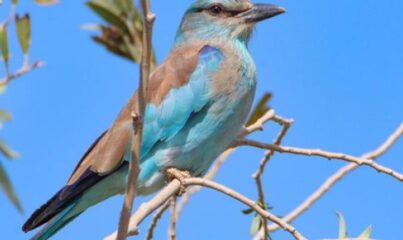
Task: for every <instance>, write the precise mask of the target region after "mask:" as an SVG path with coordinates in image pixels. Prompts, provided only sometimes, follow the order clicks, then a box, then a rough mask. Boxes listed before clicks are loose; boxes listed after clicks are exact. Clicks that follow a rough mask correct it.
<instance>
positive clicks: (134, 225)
mask: <svg viewBox="0 0 403 240" xmlns="http://www.w3.org/2000/svg"><path fill="white" fill-rule="evenodd" d="M181 184H183V185H184V186H186V187H187V186H192V185H198V186H204V187H208V188H211V189H214V190H216V191H218V192H221V193H224V194H225V195H227V196H229V197H231V198H233V199H235V200H238V201H240V202H242V203H244V204H245V205H247V206H249V207H250V208H252V209H253V210H254V211H256V213H258V214H259V215H261V216H262V217H264V218H267V219H268V220H270V221H272V222H275V223H276V224H278V225H279V226H281V228H283V229H284V230H285V231H287V232H289V233H290V234H291V235H292V236H293V237H294V238H295V239H298V240H302V239H305V238H304V237H303V236H302V235H301V233H299V232H298V231H297V230H296V229H295V228H294V227H293V226H291V225H290V224H288V223H286V222H284V221H282V220H281V219H280V218H278V217H277V216H275V215H274V214H272V213H270V212H268V211H266V210H264V209H263V208H261V207H260V206H259V205H258V204H256V202H254V201H252V200H250V199H249V198H247V197H245V196H244V195H242V194H240V193H238V192H236V191H234V190H232V189H230V188H228V187H226V186H224V185H221V184H219V183H216V182H213V181H211V180H207V179H203V178H184V179H181V181H179V180H178V179H174V180H173V181H171V182H170V183H169V184H168V185H167V186H166V187H165V188H163V189H162V190H161V191H160V192H159V193H158V194H157V195H156V196H155V197H153V198H152V199H151V200H150V201H148V202H146V203H143V204H142V205H141V206H140V207H139V208H138V210H137V212H136V213H135V214H133V216H132V217H131V219H130V225H129V235H135V234H136V233H137V232H138V225H139V224H140V223H141V222H142V221H143V220H144V218H146V217H147V216H148V215H149V214H151V213H152V212H153V211H154V210H155V209H157V208H158V207H159V206H160V205H161V204H163V203H164V202H166V201H167V200H168V199H169V198H170V197H172V196H174V195H175V194H176V193H177V192H178V191H179V190H180V188H181ZM114 239H116V233H113V234H111V235H110V236H108V237H106V238H105V240H114Z"/></svg>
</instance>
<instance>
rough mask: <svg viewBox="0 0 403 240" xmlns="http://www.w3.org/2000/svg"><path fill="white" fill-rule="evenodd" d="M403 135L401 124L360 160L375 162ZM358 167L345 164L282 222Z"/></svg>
mask: <svg viewBox="0 0 403 240" xmlns="http://www.w3.org/2000/svg"><path fill="white" fill-rule="evenodd" d="M402 135H403V124H401V125H400V126H399V127H398V128H397V129H396V130H395V131H394V132H393V133H392V134H391V135H390V136H389V137H388V139H387V140H386V141H385V142H384V143H383V144H382V145H381V146H380V147H378V148H377V149H376V150H374V151H372V152H369V153H366V154H364V155H362V156H361V158H362V159H368V160H372V161H375V160H376V159H377V158H379V157H380V156H381V155H383V154H384V153H385V152H386V151H387V150H389V149H390V148H391V147H392V146H393V144H394V143H396V142H397V141H398V140H399V138H400V137H401V136H402ZM358 167H359V165H357V164H355V163H350V164H347V165H346V166H344V167H342V168H340V169H339V170H338V171H337V172H336V173H334V174H333V175H332V176H330V177H329V178H328V179H327V180H326V181H325V182H324V183H323V184H322V185H321V186H320V187H319V188H318V189H317V190H316V191H315V192H313V193H312V194H311V195H310V196H309V197H308V198H307V199H305V201H303V202H302V203H301V204H300V205H299V206H298V207H296V208H295V209H294V210H292V211H291V212H290V213H288V214H287V215H286V216H285V217H283V220H284V221H285V222H288V223H289V222H292V221H293V220H294V219H296V218H297V217H298V216H300V215H301V214H302V213H304V212H305V211H306V210H308V209H309V208H310V207H311V206H312V205H313V204H315V203H316V202H317V201H318V200H319V199H320V198H321V197H322V196H323V195H324V194H325V193H326V192H327V191H329V189H330V188H331V187H333V186H334V185H335V184H336V183H337V182H338V181H340V180H341V179H342V178H343V177H344V176H345V175H347V174H348V173H349V172H352V171H353V170H355V169H357V168H358ZM268 227H269V231H275V230H277V229H279V226H278V225H277V224H270V225H269V226H268ZM261 235H262V231H260V232H259V233H258V234H257V235H256V237H255V239H260V236H261Z"/></svg>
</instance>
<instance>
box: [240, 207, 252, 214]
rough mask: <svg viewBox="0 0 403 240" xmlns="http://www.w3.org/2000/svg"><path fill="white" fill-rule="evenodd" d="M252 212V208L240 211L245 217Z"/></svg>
mask: <svg viewBox="0 0 403 240" xmlns="http://www.w3.org/2000/svg"><path fill="white" fill-rule="evenodd" d="M253 212H254V210H253V209H252V208H247V209H244V210H242V213H243V214H245V215H248V214H251V213H253Z"/></svg>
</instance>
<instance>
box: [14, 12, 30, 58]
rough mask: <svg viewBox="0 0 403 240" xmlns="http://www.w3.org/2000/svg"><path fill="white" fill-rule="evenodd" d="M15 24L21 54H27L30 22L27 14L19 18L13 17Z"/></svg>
mask: <svg viewBox="0 0 403 240" xmlns="http://www.w3.org/2000/svg"><path fill="white" fill-rule="evenodd" d="M15 24H16V28H17V36H18V42H19V43H20V46H21V49H22V52H23V53H24V54H28V51H29V46H30V45H31V20H30V18H29V14H28V13H27V14H25V15H24V16H22V17H19V16H18V14H17V15H16V16H15Z"/></svg>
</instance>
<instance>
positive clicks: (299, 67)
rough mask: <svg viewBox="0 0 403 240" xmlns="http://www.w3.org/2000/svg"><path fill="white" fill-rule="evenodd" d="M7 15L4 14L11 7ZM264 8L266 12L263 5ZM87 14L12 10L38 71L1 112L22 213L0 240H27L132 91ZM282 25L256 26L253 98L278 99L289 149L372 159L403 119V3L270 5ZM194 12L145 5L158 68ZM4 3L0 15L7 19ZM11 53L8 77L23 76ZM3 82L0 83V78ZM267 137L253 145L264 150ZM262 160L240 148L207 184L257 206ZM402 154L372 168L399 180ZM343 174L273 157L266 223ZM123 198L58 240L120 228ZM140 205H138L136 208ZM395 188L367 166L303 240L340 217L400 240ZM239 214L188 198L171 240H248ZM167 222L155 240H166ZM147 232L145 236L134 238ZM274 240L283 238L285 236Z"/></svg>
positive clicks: (168, 4) (271, 129) (167, 4)
mask: <svg viewBox="0 0 403 240" xmlns="http://www.w3.org/2000/svg"><path fill="white" fill-rule="evenodd" d="M6 2H7V1H6ZM264 2H266V1H264ZM83 3H84V1H82V0H81V1H61V3H60V4H58V5H55V6H53V7H48V8H42V7H38V6H36V5H35V4H33V3H32V2H31V1H21V3H20V6H19V12H20V13H22V12H24V11H26V10H27V11H29V12H30V13H31V16H32V22H33V40H32V52H31V57H32V59H41V60H44V61H46V63H47V65H46V67H44V68H42V69H39V70H35V71H34V72H32V73H30V74H29V75H26V76H24V77H22V78H20V79H18V80H16V81H15V82H13V83H12V84H11V85H10V86H9V88H8V90H7V92H6V94H5V95H2V96H0V97H1V100H0V101H1V108H5V109H7V110H9V111H11V112H12V113H13V115H14V121H13V122H11V123H8V124H7V125H6V126H5V128H4V130H2V131H1V137H2V138H5V139H6V140H7V142H8V143H9V144H10V145H11V146H13V148H15V149H16V150H18V152H20V153H21V155H22V157H21V158H20V159H19V160H17V161H15V162H12V163H9V162H8V161H6V160H4V159H1V161H2V163H3V162H4V164H5V167H6V169H7V171H8V173H9V175H10V177H11V179H12V180H13V183H14V186H15V189H16V191H17V192H18V195H19V197H20V199H21V201H22V203H23V206H24V209H25V211H26V213H25V215H21V214H19V213H18V212H17V211H16V210H15V209H14V208H13V207H12V205H11V204H10V202H9V201H8V200H7V199H6V198H5V197H4V195H0V208H1V212H0V223H1V225H2V227H1V229H2V230H1V231H2V238H3V239H13V240H14V239H27V238H28V236H30V235H31V234H27V235H25V234H23V233H22V232H21V230H20V228H21V225H22V224H23V222H24V221H25V220H26V219H27V217H28V216H29V214H31V213H32V211H34V210H35V209H36V208H37V207H39V206H40V205H41V204H42V203H44V202H45V201H46V200H47V199H48V198H49V197H51V196H52V195H53V194H54V193H55V192H56V191H57V190H58V189H59V188H60V187H61V186H62V185H63V184H64V183H65V181H66V179H67V178H68V176H69V174H70V173H71V171H72V170H73V168H74V166H75V164H76V162H77V161H78V160H79V158H80V157H81V155H82V154H83V152H84V151H85V150H86V148H87V147H88V146H89V145H90V144H91V142H92V141H93V140H94V139H95V138H96V137H97V136H98V134H99V133H101V131H103V130H104V129H105V128H107V127H108V126H109V125H110V124H111V123H112V121H113V120H114V118H115V116H116V115H117V113H118V111H119V110H120V108H121V107H122V106H123V105H124V104H125V102H126V100H127V99H128V98H129V96H130V95H131V93H132V92H133V90H134V89H135V88H136V85H137V80H138V67H137V66H135V65H132V64H131V63H129V62H127V61H125V60H123V59H120V58H118V57H114V56H112V55H110V54H109V53H107V52H106V51H105V50H104V49H102V48H101V47H100V46H98V45H95V44H94V43H93V42H92V41H91V40H90V38H89V34H88V33H87V32H85V31H82V30H80V25H81V24H83V23H89V22H98V18H97V17H96V16H94V14H92V13H91V12H90V10H89V9H87V8H86V7H85V6H84V4H83ZM274 3H277V4H279V5H281V6H284V7H286V8H287V9H288V13H287V14H284V15H282V16H279V17H276V18H275V19H271V20H269V21H267V22H264V23H261V24H260V25H259V26H258V27H257V31H256V33H255V34H254V38H253V40H252V42H251V44H250V50H251V52H252V55H253V56H254V58H255V60H256V64H257V67H258V80H259V86H258V90H257V96H258V97H259V96H261V95H262V94H263V92H265V91H271V92H273V94H274V98H273V101H272V102H271V104H272V106H273V107H274V108H275V109H276V111H277V113H278V114H280V115H282V116H284V117H287V118H294V119H295V124H294V125H293V126H292V128H291V130H290V132H289V134H288V135H287V137H286V139H285V142H284V144H285V145H292V146H299V147H312V148H322V149H326V150H331V151H340V152H345V153H349V154H354V155H360V154H362V153H364V152H367V151H369V150H372V149H374V148H376V147H377V146H378V145H379V144H381V143H382V142H383V140H384V139H386V137H387V136H388V135H389V134H390V133H391V132H392V131H393V130H395V128H397V126H398V125H399V124H400V123H401V122H402V120H403V31H402V23H403V15H402V12H401V10H402V9H403V2H402V1H401V0H389V1H383V2H380V1H375V0H367V1H350V0H339V1H285V0H284V1H276V2H274ZM189 4H190V1H153V4H152V5H153V6H152V7H153V10H154V11H155V13H156V14H157V21H156V24H155V34H154V46H155V49H156V52H157V56H158V59H159V62H161V61H162V60H163V59H164V58H165V57H166V56H167V54H168V52H169V50H170V47H171V46H172V40H173V37H174V34H175V31H176V28H177V25H178V23H179V21H180V19H181V17H182V14H183V12H184V11H185V9H186V8H187V6H188V5H189ZM7 6H8V5H7V4H6V5H5V6H4V5H3V6H1V7H0V16H1V17H2V18H3V19H4V18H5V16H6V12H8V10H6V9H7ZM18 51H19V49H18V46H17V45H16V42H15V41H13V47H12V52H13V53H14V54H13V59H12V67H13V68H14V69H16V68H17V67H19V66H20V61H21V59H20V58H19V55H20V54H19V52H18ZM0 73H1V75H4V70H1V72H0ZM277 131H278V127H277V126H275V125H273V124H270V125H269V126H267V129H266V131H265V132H264V133H259V134H256V135H255V136H254V138H256V139H260V140H265V141H271V140H272V139H273V138H274V137H275V136H276V132H277ZM262 154H263V152H262V151H260V150H256V149H250V148H244V149H240V150H238V151H237V152H236V153H235V154H234V155H233V156H232V157H231V159H230V160H229V161H228V162H226V163H225V165H224V167H223V168H222V171H221V172H220V173H219V175H218V176H217V178H216V180H217V181H218V182H220V183H224V184H226V185H228V186H230V187H233V188H234V189H236V190H238V191H240V192H241V193H244V194H245V195H247V196H249V197H251V198H256V195H257V194H256V190H255V185H254V182H253V180H252V178H251V174H252V173H253V172H254V170H255V169H256V167H257V166H258V162H259V160H260V158H261V156H262ZM402 160H403V141H402V140H401V141H399V142H398V143H397V144H396V146H395V147H393V148H392V149H391V150H390V151H389V152H388V153H387V154H385V155H384V156H383V157H382V158H381V159H380V162H381V163H382V164H385V165H387V166H390V167H392V168H395V169H397V170H399V171H401V172H403V162H402ZM344 164H345V163H344V162H339V161H327V160H324V159H320V158H315V157H299V156H293V155H287V154H277V155H276V156H275V157H274V159H273V160H272V161H271V162H270V164H269V165H268V167H267V171H266V174H265V176H264V182H265V191H266V193H267V199H268V201H269V203H270V204H271V205H273V206H274V210H273V212H275V213H276V214H279V215H285V214H286V213H287V212H289V211H290V210H292V209H293V208H294V207H295V206H297V205H298V204H299V203H300V202H301V201H303V200H304V199H305V198H306V197H307V196H308V195H310V194H311V192H312V191H314V190H315V189H316V188H317V187H318V186H319V185H320V184H321V183H322V182H323V181H324V180H325V179H326V178H327V177H328V176H329V175H331V174H333V173H334V172H335V171H336V170H337V169H338V168H339V167H341V166H343V165H344ZM121 200H122V199H121V198H120V197H115V198H113V199H111V200H109V201H107V202H105V203H102V204H100V205H98V206H96V207H94V208H92V209H90V210H89V211H87V212H86V213H84V214H83V215H82V216H80V217H79V218H78V219H77V220H76V221H74V222H73V223H72V224H70V225H69V226H68V227H66V228H65V229H64V230H63V231H62V232H60V233H59V234H58V235H57V236H56V237H55V238H54V239H59V240H66V239H101V237H103V236H105V235H106V234H108V233H110V232H111V231H113V230H114V229H115V228H116V226H117V220H118V214H119V212H120V207H121ZM144 200H145V199H144V198H141V199H140V198H139V199H137V200H136V205H138V204H139V203H140V202H141V201H144ZM402 202H403V187H402V184H401V183H400V182H398V181H396V180H394V179H392V178H391V177H389V176H385V175H382V174H378V173H377V172H375V171H373V170H372V169H369V168H366V167H362V168H360V169H359V170H358V171H355V172H353V173H352V174H350V175H348V176H347V177H345V179H344V180H343V181H342V182H340V183H338V184H337V185H336V186H335V187H334V188H332V189H331V190H330V191H329V192H328V193H327V194H326V195H325V196H324V197H323V198H322V199H321V200H320V201H319V202H318V203H317V204H315V205H314V206H313V207H312V208H311V209H310V210H309V211H308V212H307V213H305V214H303V215H302V216H301V217H299V218H298V219H297V220H296V221H295V222H294V225H295V226H296V227H297V228H298V229H299V230H300V231H301V232H302V233H303V234H304V235H305V236H307V237H308V238H309V239H320V238H332V237H336V236H337V227H338V226H337V225H338V222H337V219H336V216H335V211H336V210H338V211H341V212H342V213H344V215H345V218H346V220H347V224H348V231H349V233H350V234H351V235H358V234H359V233H360V232H361V231H362V230H363V229H364V228H365V227H366V226H367V225H369V224H372V225H373V237H374V238H377V239H401V238H402V237H403V234H402V231H401V219H402V218H401V217H402V215H403V208H402V207H401V206H402ZM242 209H244V206H242V205H241V204H239V203H237V202H235V201H233V200H230V199H228V198H227V197H224V196H222V195H220V194H217V193H215V192H213V191H209V190H203V191H202V192H200V193H199V194H197V195H195V196H194V198H193V199H192V201H191V203H190V204H189V205H188V206H187V207H186V209H185V211H184V213H183V216H182V217H181V219H180V220H179V222H178V233H177V234H178V239H194V240H197V239H249V238H250V235H249V226H250V222H251V218H252V217H251V216H244V215H243V214H242V213H241V210H242ZM167 223H168V221H167V218H164V220H163V221H162V222H161V224H160V225H159V227H158V230H157V232H156V235H155V236H156V237H155V239H165V238H166V236H167ZM146 227H148V221H146V222H145V223H144V224H143V225H142V232H143V235H142V236H141V237H140V239H141V238H143V237H144V233H145V231H146ZM273 237H274V239H291V237H290V236H289V235H288V234H286V233H284V232H282V231H279V232H276V233H275V234H273Z"/></svg>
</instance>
